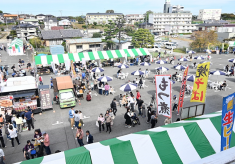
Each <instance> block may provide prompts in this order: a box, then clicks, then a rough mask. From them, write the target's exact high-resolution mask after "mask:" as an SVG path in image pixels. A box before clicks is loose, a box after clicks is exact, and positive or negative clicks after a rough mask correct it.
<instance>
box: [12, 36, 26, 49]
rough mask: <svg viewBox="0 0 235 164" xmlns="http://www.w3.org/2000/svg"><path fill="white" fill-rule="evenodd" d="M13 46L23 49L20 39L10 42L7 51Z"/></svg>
mask: <svg viewBox="0 0 235 164" xmlns="http://www.w3.org/2000/svg"><path fill="white" fill-rule="evenodd" d="M15 45H17V46H19V47H23V41H22V40H21V39H18V38H16V39H15V40H13V41H12V42H11V44H10V45H9V49H11V47H12V46H15Z"/></svg>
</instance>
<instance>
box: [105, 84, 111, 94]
mask: <svg viewBox="0 0 235 164" xmlns="http://www.w3.org/2000/svg"><path fill="white" fill-rule="evenodd" d="M104 89H105V92H104V94H105V95H106V96H108V94H109V89H110V86H109V85H108V83H106V84H105V86H104Z"/></svg>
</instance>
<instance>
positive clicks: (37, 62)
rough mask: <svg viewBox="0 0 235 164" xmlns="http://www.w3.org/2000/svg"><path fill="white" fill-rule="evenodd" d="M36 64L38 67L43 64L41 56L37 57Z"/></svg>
mask: <svg viewBox="0 0 235 164" xmlns="http://www.w3.org/2000/svg"><path fill="white" fill-rule="evenodd" d="M35 64H36V65H38V64H42V61H41V56H35Z"/></svg>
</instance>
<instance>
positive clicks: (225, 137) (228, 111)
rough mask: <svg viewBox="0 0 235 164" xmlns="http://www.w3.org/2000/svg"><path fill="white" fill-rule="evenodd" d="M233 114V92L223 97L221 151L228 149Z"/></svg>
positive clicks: (234, 103)
mask: <svg viewBox="0 0 235 164" xmlns="http://www.w3.org/2000/svg"><path fill="white" fill-rule="evenodd" d="M234 115H235V93H233V94H231V95H229V96H227V97H224V98H223V108H222V125H221V126H222V127H221V151H223V150H226V149H229V147H230V140H231V136H232V131H233V123H234Z"/></svg>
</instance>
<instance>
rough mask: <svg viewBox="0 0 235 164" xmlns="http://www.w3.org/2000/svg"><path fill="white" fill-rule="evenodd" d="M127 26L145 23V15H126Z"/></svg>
mask: <svg viewBox="0 0 235 164" xmlns="http://www.w3.org/2000/svg"><path fill="white" fill-rule="evenodd" d="M125 21H126V24H133V25H134V24H135V22H143V21H144V15H143V14H129V15H125Z"/></svg>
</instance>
